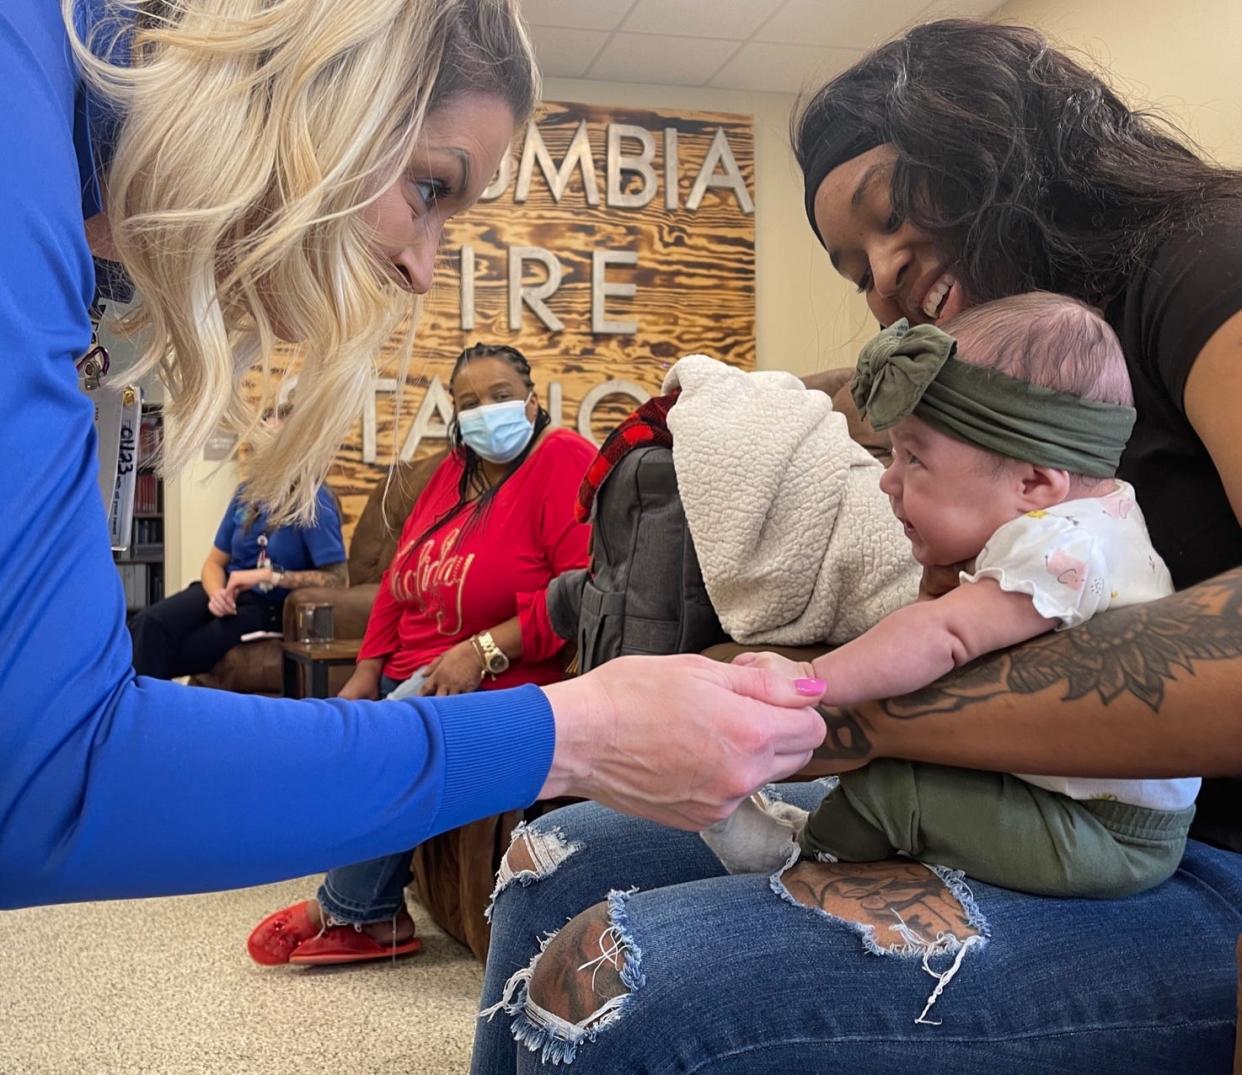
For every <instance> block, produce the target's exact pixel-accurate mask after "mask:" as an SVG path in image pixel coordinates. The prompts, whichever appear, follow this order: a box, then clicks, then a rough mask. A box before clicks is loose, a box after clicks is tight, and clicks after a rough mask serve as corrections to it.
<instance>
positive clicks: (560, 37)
mask: <svg viewBox="0 0 1242 1075" xmlns="http://www.w3.org/2000/svg"><path fill="white" fill-rule="evenodd" d="M530 35H531V37H532V38H533V39H534V42H535V56H536V58H537V59H538V61H539V70H540V71H542V72H543V74H544V77H546V78H582V77H583V76H584V75H585V74H586V73H587V71H588V70H589V69H590V66H591V61H592V60H594V59H595V57H596V55H598V53H599V50H600V48H601V47H602V46H603V44H604V42H605V41H607V40H608V31H607V30H570V29H566V28H565V27H562V26H532V27H531V28H530Z"/></svg>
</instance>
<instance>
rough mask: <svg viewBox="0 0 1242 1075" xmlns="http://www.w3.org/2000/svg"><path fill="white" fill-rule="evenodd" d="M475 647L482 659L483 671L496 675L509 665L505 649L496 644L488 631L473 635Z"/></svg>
mask: <svg viewBox="0 0 1242 1075" xmlns="http://www.w3.org/2000/svg"><path fill="white" fill-rule="evenodd" d="M474 643H475V649H476V650H477V651H478V654H479V657H480V659H481V660H482V661H483V671H484V672H486V673H487V674H488V675H489V676H498V675H500V673H501V672H503V671H505V670H506V669H507V668H508V667H509V658H508V657H506V656H505V651H504V650H502V649H501V648H500V647H499V646H498V645H496V640H495V639H494V638H492V635H491V632H490V631H480V632H479V633H478V634H477V635H475V636H474Z"/></svg>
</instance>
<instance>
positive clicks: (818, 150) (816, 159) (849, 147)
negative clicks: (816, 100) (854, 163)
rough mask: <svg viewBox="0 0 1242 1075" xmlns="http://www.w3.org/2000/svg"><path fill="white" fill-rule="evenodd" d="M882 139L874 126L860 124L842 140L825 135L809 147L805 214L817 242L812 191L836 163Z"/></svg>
mask: <svg viewBox="0 0 1242 1075" xmlns="http://www.w3.org/2000/svg"><path fill="white" fill-rule="evenodd" d="M883 142H884V139H883V138H881V137H880V135H879V133H878V132H876V131H875V130H873V129H870V128H860V129H859V130H857V131H855V132H854V133H853V134H852V135H851V136H850V137H849V138H848V139H845V140H844V141H840V140H838V139H836V138H825V139H824V140H823V141H821V142H819V143H818V144H817V145H816V146H815V148H814V149H812V150H811V152H810V154H809V155H808V157H807V160H806V164H805V165H804V166H803V169H802V181H803V183H804V184H805V187H804V194H805V199H806V218H807V220H809V221H810V223H811V231H813V232H814V233H815V234H816V235H817V236H818V237H819V241H820V243H821V244H823V242H824V237H823V236H822V235H820V234H819V227H818V226H817V225H816V223H815V195H816V193H817V192H818V191H819V185H820V184H821V183H822V182H823V181H824V177H825V176H827V174H828V173H829V172H831V171H832V170H833V169H834V168H835V167H837V165H839V164H844V163H845V162H846V161H847V160H853V159H854V158H855V157H857V156H858V155H859V154H860V153H866V152H867V150H869V149H875V147H876V146H878V145H882V144H883Z"/></svg>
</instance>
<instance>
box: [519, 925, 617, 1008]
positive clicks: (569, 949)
mask: <svg viewBox="0 0 1242 1075" xmlns="http://www.w3.org/2000/svg"><path fill="white" fill-rule="evenodd" d="M609 940H610V933H609V921H608V905H607V904H604V903H597V904H596V905H595V906H594V907H591V908H588V909H587V910H585V911H583V912H582V914H580V915H578V916H577V917H576V918H574V919H572V920H571V921H569V922H568V923H567V924H566V925H565V927H564V928H563V929H562V930H561V931H560V932H559V933H558V934H557V935H556V937H555V938H554V939H553V941H552V943H551V944H549V945H548V947H547V949H546V950H545V951H544V953H543V955H542V956H541V957H540V958H539V965H538V966H537V967H535V973H534V975H533V977H532V979H531V984H530V995H531V999H532V1000H533V1001H535V1003H536V1004H538V1005H539V1006H540V1007H541V1008H543V1009H544V1010H545V1011H549V1012H552V1013H554V1014H555V1015H559V1016H560V1017H561V1018H562V1019H566V1020H568V1021H569V1022H571V1023H580V1022H582V1021H583V1020H584V1019H587V1018H588V1017H590V1016H591V1015H592V1014H594V1013H595V1012H597V1011H598V1010H599V1009H600V1007H601V1006H603V1004H604V1003H605V1002H606V1001H608V1000H611V999H612V998H613V997H619V996H621V994H622V993H624V992H626V987H625V985H624V984H623V983H622V981H621V968H622V967H623V966H624V963H623V960H624V959H625V955H624V954H623V953H622V952H621V951H617V952H616V954H615V956H614V957H613V958H612V959H607V958H605V959H601V958H600V956H601V954H602V953H603V952H605V951H606V950H608V949H609V948H610V947H611V945H610V943H609Z"/></svg>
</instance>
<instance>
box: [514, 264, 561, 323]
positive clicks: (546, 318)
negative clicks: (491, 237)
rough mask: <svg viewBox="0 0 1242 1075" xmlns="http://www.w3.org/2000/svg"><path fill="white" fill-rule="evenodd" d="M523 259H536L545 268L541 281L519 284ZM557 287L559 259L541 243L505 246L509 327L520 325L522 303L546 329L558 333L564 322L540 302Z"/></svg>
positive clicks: (559, 279)
mask: <svg viewBox="0 0 1242 1075" xmlns="http://www.w3.org/2000/svg"><path fill="white" fill-rule="evenodd" d="M527 261H537V262H539V263H540V264H541V265H543V267H544V268H545V269H547V270H548V278H547V279H546V280H545V281H544V282H543V283H542V284H535V285H533V286H531V287H527V286H526V285H525V284H523V283H522V267H523V265H524V264H525V263H526V262H527ZM560 286H561V263H560V259H558V258H557V256H556V255H555V254H553V253H552V252H551V251H550V250H545V249H544V248H543V247H542V246H511V247H509V328H510V329H512V330H513V331H514V332H517V331H518V330H519V329H520V328H521V327H522V303H526V305H527V306H529V307H530V308H531V309H532V310H533V311H534V312H535V316H536V317H538V318H539V320H540V321H542V322H543V323H544V325H545V326H547V328H548V329H549V330H550V331H552V332H560V331H561V329H563V328H564V327H565V325H564V322H562V321H561V319H560V318H559V317H557V316H556V314H554V313H553V312H552V311H551V310H549V309H548V307H547V305H546V304H545V303H544V301H543V300H544V299H546V298H549V297H550V296H552V295H554V294H556V289H557V288H558V287H560Z"/></svg>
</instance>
